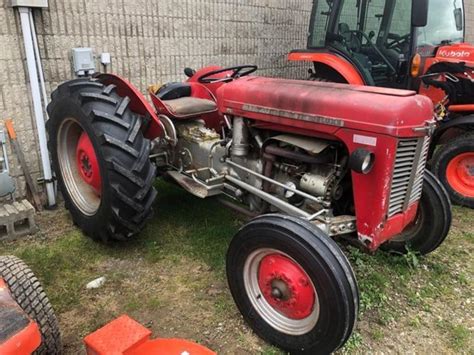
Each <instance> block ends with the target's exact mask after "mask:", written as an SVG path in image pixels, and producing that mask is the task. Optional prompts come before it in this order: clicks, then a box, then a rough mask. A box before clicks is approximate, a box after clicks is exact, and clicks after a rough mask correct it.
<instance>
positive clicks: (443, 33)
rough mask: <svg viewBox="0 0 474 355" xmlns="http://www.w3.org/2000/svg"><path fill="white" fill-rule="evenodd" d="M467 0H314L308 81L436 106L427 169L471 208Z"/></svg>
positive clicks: (473, 54)
mask: <svg viewBox="0 0 474 355" xmlns="http://www.w3.org/2000/svg"><path fill="white" fill-rule="evenodd" d="M463 5H464V4H463V0H357V1H356V0H314V4H313V11H312V16H311V21H310V25H309V32H308V44H307V48H306V49H303V50H301V49H299V50H294V51H292V52H291V53H290V55H289V59H290V60H291V61H304V62H310V63H311V67H312V68H311V69H310V79H311V80H319V81H330V82H338V83H349V84H354V85H370V86H379V87H390V88H398V89H409V90H414V91H416V92H418V93H420V94H422V95H425V96H427V97H429V98H430V99H431V100H432V101H433V103H434V104H435V105H436V114H437V115H436V116H437V120H438V124H437V129H436V131H435V133H434V135H433V137H432V139H431V142H432V143H431V149H430V152H429V155H428V160H429V161H430V169H431V171H433V172H434V173H435V175H436V176H437V177H438V178H439V180H440V181H441V182H442V183H443V185H444V186H445V187H446V190H447V191H448V193H449V195H450V197H451V200H452V201H453V202H455V203H457V204H459V205H464V206H468V207H471V208H474V133H473V132H472V129H473V128H474V47H473V46H472V45H470V44H467V43H464V41H465V35H464V29H465V26H464V6H463Z"/></svg>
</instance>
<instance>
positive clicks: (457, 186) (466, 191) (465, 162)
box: [446, 152, 474, 198]
mask: <svg viewBox="0 0 474 355" xmlns="http://www.w3.org/2000/svg"><path fill="white" fill-rule="evenodd" d="M446 179H447V180H448V183H449V185H450V186H451V188H452V189H453V190H454V191H456V192H457V193H459V194H460V195H462V196H467V197H470V198H474V152H468V153H463V154H460V155H458V156H456V157H455V158H453V159H452V160H451V161H450V162H449V164H448V167H447V169H446Z"/></svg>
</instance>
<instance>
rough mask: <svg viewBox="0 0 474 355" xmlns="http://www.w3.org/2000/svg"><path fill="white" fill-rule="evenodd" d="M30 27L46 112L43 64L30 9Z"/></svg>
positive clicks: (46, 98) (46, 100) (46, 102)
mask: <svg viewBox="0 0 474 355" xmlns="http://www.w3.org/2000/svg"><path fill="white" fill-rule="evenodd" d="M29 17H30V28H31V36H32V38H33V49H34V50H35V60H36V66H37V68H38V75H39V80H40V85H41V94H42V96H43V105H44V111H43V112H45V113H46V107H47V106H48V96H47V94H46V85H45V81H44V73H43V65H42V64H41V56H40V51H39V47H38V36H37V35H36V27H35V20H34V18H33V11H31V9H30V16H29ZM46 114H47V113H46Z"/></svg>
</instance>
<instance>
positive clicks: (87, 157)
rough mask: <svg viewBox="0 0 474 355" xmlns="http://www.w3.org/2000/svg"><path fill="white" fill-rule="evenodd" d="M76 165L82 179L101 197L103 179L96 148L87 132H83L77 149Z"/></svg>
mask: <svg viewBox="0 0 474 355" xmlns="http://www.w3.org/2000/svg"><path fill="white" fill-rule="evenodd" d="M76 164H77V169H78V170H79V173H80V175H81V177H82V179H83V180H84V181H85V182H86V183H87V184H88V185H90V186H91V187H92V188H93V189H94V191H95V192H96V193H97V194H98V195H100V193H101V191H102V179H101V177H100V168H99V162H98V160H97V156H96V154H95V150H94V146H93V145H92V142H91V140H90V138H89V136H88V135H87V133H86V132H82V134H81V136H80V137H79V142H78V143H77V147H76Z"/></svg>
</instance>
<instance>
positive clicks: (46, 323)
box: [0, 256, 62, 355]
mask: <svg viewBox="0 0 474 355" xmlns="http://www.w3.org/2000/svg"><path fill="white" fill-rule="evenodd" d="M0 278H2V279H3V280H4V281H5V282H6V284H7V285H8V288H9V289H10V293H11V295H12V296H13V299H14V300H15V301H16V302H17V303H18V305H19V306H20V307H21V308H22V309H23V311H25V313H26V314H28V316H29V317H30V318H31V319H32V320H33V321H35V322H36V324H37V325H38V328H39V330H40V333H41V345H40V346H39V348H38V349H37V350H36V351H35V354H41V355H43V354H45V355H46V354H48V355H49V354H51V355H55V354H60V353H61V351H62V345H61V334H60V332H59V324H58V320H57V318H56V316H55V314H54V311H53V307H52V306H51V304H50V302H49V299H48V297H47V296H46V294H45V292H44V290H43V288H42V287H41V284H40V282H39V281H38V279H37V278H36V276H35V275H34V274H33V272H32V271H31V270H30V268H29V267H28V266H27V265H26V264H25V263H24V262H23V261H21V260H20V259H18V258H17V257H14V256H0Z"/></svg>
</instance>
